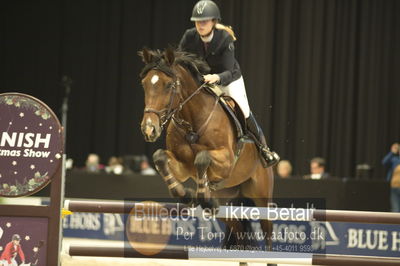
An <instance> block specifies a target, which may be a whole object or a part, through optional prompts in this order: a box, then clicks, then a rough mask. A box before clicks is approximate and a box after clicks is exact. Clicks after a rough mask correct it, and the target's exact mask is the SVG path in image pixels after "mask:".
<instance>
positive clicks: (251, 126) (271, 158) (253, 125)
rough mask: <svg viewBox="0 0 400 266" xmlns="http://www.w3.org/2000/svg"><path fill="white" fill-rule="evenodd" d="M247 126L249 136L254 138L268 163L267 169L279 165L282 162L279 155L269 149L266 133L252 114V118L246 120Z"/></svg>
mask: <svg viewBox="0 0 400 266" xmlns="http://www.w3.org/2000/svg"><path fill="white" fill-rule="evenodd" d="M246 124H247V130H248V131H250V133H251V134H249V135H250V136H251V137H253V139H254V141H255V143H256V145H257V147H258V149H259V151H260V153H261V155H262V157H263V159H264V160H265V162H266V167H270V166H273V165H275V164H277V163H278V162H279V160H280V158H279V155H278V154H277V153H276V152H274V151H271V150H270V149H269V148H268V145H267V141H266V140H265V136H264V133H263V132H262V129H261V127H260V126H259V125H258V123H257V121H256V119H255V117H254V115H253V114H252V113H251V112H250V116H249V117H248V118H247V119H246Z"/></svg>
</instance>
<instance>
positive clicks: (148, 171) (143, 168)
mask: <svg viewBox="0 0 400 266" xmlns="http://www.w3.org/2000/svg"><path fill="white" fill-rule="evenodd" d="M140 174H142V175H156V174H157V171H156V170H154V169H153V168H152V167H151V166H150V164H149V160H148V159H147V156H145V155H143V157H142V161H141V163H140Z"/></svg>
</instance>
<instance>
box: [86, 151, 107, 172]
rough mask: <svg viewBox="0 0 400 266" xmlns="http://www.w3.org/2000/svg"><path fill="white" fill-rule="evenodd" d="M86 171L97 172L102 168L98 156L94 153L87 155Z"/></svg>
mask: <svg viewBox="0 0 400 266" xmlns="http://www.w3.org/2000/svg"><path fill="white" fill-rule="evenodd" d="M85 170H86V172H89V173H99V172H101V171H102V170H104V165H102V164H100V157H99V155H97V154H95V153H91V154H89V155H88V157H87V159H86V167H85Z"/></svg>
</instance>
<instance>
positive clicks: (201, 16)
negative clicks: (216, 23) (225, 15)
mask: <svg viewBox="0 0 400 266" xmlns="http://www.w3.org/2000/svg"><path fill="white" fill-rule="evenodd" d="M209 19H216V20H221V13H220V12H219V8H218V6H217V4H215V3H214V2H213V1H211V0H201V1H199V2H197V3H196V5H195V6H194V7H193V11H192V17H191V18H190V20H191V21H201V20H209Z"/></svg>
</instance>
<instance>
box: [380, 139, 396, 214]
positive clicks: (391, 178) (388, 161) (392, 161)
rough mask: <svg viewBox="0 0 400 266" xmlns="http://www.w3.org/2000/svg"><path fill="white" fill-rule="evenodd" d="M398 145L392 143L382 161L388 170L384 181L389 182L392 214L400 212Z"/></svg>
mask: <svg viewBox="0 0 400 266" xmlns="http://www.w3.org/2000/svg"><path fill="white" fill-rule="evenodd" d="M399 148H400V146H399V143H393V144H392V146H391V148H390V152H389V153H388V154H386V156H385V157H384V158H383V160H382V164H383V165H384V166H386V167H388V168H389V171H388V173H387V175H386V180H387V181H388V182H390V205H391V209H392V212H400V181H399V180H400V177H399V176H400V169H399V168H398V166H399V165H400V155H399Z"/></svg>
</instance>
